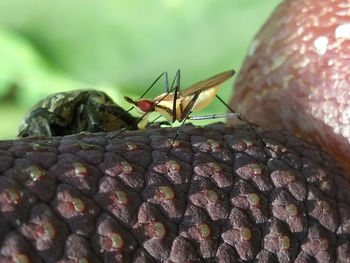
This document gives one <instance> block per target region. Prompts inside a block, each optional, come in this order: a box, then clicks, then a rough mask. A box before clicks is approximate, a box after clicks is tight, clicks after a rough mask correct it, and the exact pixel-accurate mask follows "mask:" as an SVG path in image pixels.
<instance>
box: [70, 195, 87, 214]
mask: <svg viewBox="0 0 350 263" xmlns="http://www.w3.org/2000/svg"><path fill="white" fill-rule="evenodd" d="M72 204H73V207H74V209H75V211H77V212H83V211H84V210H85V204H84V202H83V201H82V200H81V199H79V198H73V200H72Z"/></svg>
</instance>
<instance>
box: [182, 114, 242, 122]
mask: <svg viewBox="0 0 350 263" xmlns="http://www.w3.org/2000/svg"><path fill="white" fill-rule="evenodd" d="M233 117H237V118H238V117H240V114H239V113H235V112H229V113H223V114H211V115H204V116H189V117H187V119H190V120H208V119H219V118H233Z"/></svg>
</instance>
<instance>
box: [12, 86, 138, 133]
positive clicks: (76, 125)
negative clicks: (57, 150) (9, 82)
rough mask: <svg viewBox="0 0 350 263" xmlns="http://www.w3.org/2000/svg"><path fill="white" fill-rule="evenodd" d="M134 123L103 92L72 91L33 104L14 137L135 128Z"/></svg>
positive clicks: (128, 115) (131, 118) (127, 114)
mask: <svg viewBox="0 0 350 263" xmlns="http://www.w3.org/2000/svg"><path fill="white" fill-rule="evenodd" d="M135 123H136V122H135V118H134V117H132V116H131V115H130V114H129V113H127V112H125V111H124V110H123V109H122V108H121V107H119V106H117V105H116V104H115V103H114V102H113V100H112V99H111V98H110V97H109V96H108V95H107V94H105V93H104V92H102V91H96V90H74V91H68V92H60V93H55V94H52V95H50V96H48V97H46V98H44V99H42V100H40V101H39V102H38V103H37V104H35V105H34V106H33V107H32V108H31V109H30V110H29V112H28V113H27V114H26V116H25V117H24V119H23V121H22V123H21V124H20V126H19V128H18V137H28V136H47V137H51V136H63V135H69V134H74V133H79V132H83V131H87V132H100V131H106V132H109V131H114V130H116V129H120V128H123V127H128V129H136V125H135Z"/></svg>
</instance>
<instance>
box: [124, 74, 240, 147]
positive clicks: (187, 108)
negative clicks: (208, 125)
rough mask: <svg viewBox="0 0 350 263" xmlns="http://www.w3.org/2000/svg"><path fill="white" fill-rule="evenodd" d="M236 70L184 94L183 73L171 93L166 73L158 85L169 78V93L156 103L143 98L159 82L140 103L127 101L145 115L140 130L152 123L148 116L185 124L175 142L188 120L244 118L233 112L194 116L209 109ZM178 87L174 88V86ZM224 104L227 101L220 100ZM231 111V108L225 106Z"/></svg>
mask: <svg viewBox="0 0 350 263" xmlns="http://www.w3.org/2000/svg"><path fill="white" fill-rule="evenodd" d="M234 73H235V71H234V70H228V71H225V72H222V73H219V74H217V75H215V76H212V77H210V78H208V79H206V80H202V81H200V82H198V83H196V84H194V85H192V86H190V87H188V88H186V89H184V90H183V91H180V90H179V89H180V71H179V70H178V71H177V73H176V76H175V78H174V80H173V83H172V86H171V88H170V90H169V84H168V75H167V73H166V72H164V73H163V74H161V75H160V76H159V77H158V78H157V79H156V81H158V80H159V78H160V77H161V76H162V75H165V86H166V92H165V93H163V94H161V95H159V96H157V97H156V98H154V99H153V100H148V99H143V98H142V97H143V96H144V95H145V94H146V93H147V92H148V91H149V90H150V88H152V86H153V85H154V84H155V82H156V81H155V82H154V83H153V84H152V85H151V86H150V88H148V90H147V91H146V92H145V93H144V94H143V95H142V96H141V98H140V99H138V100H133V99H131V98H129V97H124V98H125V100H126V101H128V102H129V103H131V104H133V105H134V106H136V108H137V109H139V111H141V113H143V115H142V117H141V118H140V119H139V122H138V128H139V129H144V128H145V127H146V125H147V123H148V115H149V114H150V113H152V112H157V113H160V114H161V116H163V117H164V118H165V119H166V120H167V121H168V122H170V123H174V122H175V121H179V122H182V124H181V126H180V128H179V129H178V131H177V133H176V135H175V138H174V141H175V140H176V138H177V137H178V135H179V133H180V131H181V128H182V126H183V124H184V123H185V121H186V120H188V119H190V120H203V119H214V118H228V117H239V118H240V114H238V113H235V112H233V110H231V111H232V112H230V113H225V114H213V115H207V116H190V114H191V113H192V112H193V111H198V110H201V109H203V108H205V107H207V106H208V105H209V104H210V103H211V102H212V100H213V99H214V98H215V97H217V98H219V97H218V96H217V92H218V89H219V87H220V85H221V84H222V83H223V82H225V81H226V80H228V79H229V78H231V77H232V76H233V75H234ZM175 82H176V85H175V87H174V83H175ZM219 100H220V101H221V102H223V103H224V101H223V100H222V99H221V98H219ZM224 104H225V105H226V106H227V107H228V105H227V104H226V103H224ZM174 141H173V142H174Z"/></svg>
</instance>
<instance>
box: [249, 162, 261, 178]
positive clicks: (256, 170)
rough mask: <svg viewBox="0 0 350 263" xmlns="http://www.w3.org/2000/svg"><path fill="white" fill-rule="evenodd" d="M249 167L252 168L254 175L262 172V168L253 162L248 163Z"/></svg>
mask: <svg viewBox="0 0 350 263" xmlns="http://www.w3.org/2000/svg"><path fill="white" fill-rule="evenodd" d="M250 168H251V169H252V170H253V174H254V175H256V176H260V175H261V173H262V170H261V168H260V166H259V165H257V164H256V163H253V164H251V165H250Z"/></svg>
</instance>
